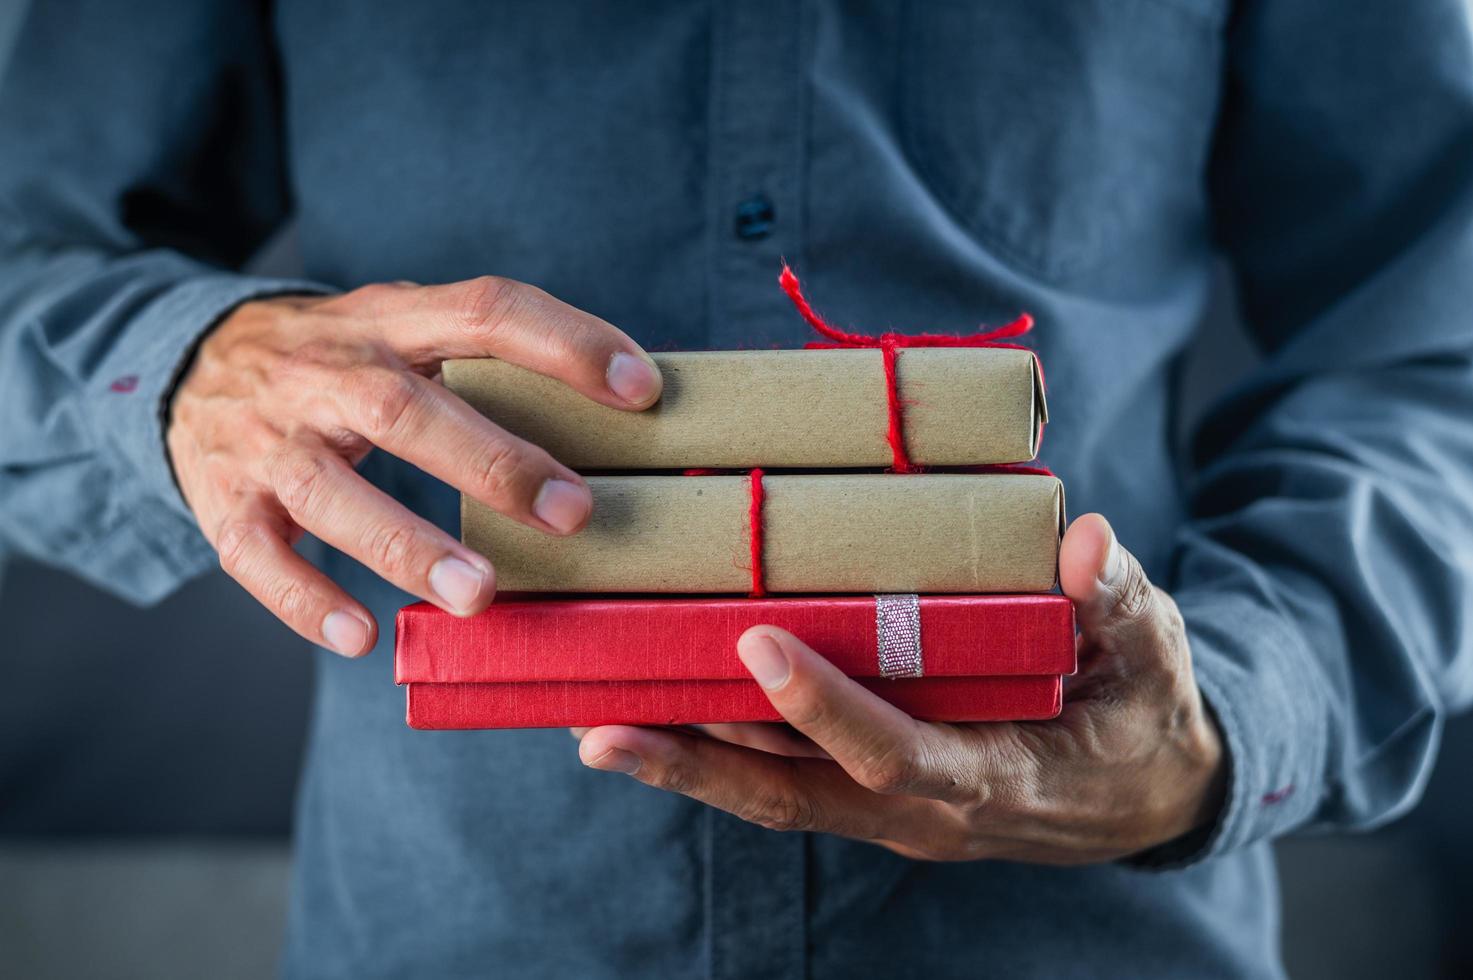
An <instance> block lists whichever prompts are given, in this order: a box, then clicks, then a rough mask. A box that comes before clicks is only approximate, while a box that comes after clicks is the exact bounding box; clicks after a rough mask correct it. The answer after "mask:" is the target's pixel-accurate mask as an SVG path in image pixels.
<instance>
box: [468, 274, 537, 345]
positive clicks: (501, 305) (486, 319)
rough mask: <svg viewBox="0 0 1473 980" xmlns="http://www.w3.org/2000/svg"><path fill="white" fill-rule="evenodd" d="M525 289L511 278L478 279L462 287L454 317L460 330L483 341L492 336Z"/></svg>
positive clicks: (520, 299)
mask: <svg viewBox="0 0 1473 980" xmlns="http://www.w3.org/2000/svg"><path fill="white" fill-rule="evenodd" d="M525 288H526V287H524V286H523V285H522V284H521V283H519V282H517V281H515V280H513V279H503V278H502V277H500V276H478V277H476V278H475V279H470V280H467V281H466V282H465V283H464V284H463V285H462V287H461V290H460V296H459V298H458V302H457V303H456V305H455V308H454V316H455V318H456V322H457V324H458V325H459V327H460V328H461V329H462V330H464V331H466V332H467V333H469V334H472V335H474V336H477V337H480V338H482V339H485V338H487V337H489V336H491V335H493V334H495V333H496V332H497V331H498V330H499V329H500V328H501V326H502V325H503V324H505V323H506V322H507V321H508V319H509V318H510V312H511V311H512V310H514V309H515V308H516V307H517V305H518V304H519V303H520V302H521V301H522V299H523V295H524V292H525Z"/></svg>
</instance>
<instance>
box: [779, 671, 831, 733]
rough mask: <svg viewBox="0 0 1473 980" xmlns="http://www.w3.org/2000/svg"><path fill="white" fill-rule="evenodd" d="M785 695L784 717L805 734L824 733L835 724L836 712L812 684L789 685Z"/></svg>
mask: <svg viewBox="0 0 1473 980" xmlns="http://www.w3.org/2000/svg"><path fill="white" fill-rule="evenodd" d="M795 680H797V678H795ZM783 693H784V694H785V695H786V697H785V699H784V704H783V715H784V717H786V718H787V719H788V721H789V722H790V723H791V724H792V725H793V726H795V727H797V728H799V729H802V730H803V731H805V732H824V731H828V730H829V729H830V728H832V727H833V725H834V724H835V718H834V710H833V708H832V707H831V706H830V705H829V702H828V699H827V698H825V697H824V695H823V692H822V691H818V690H815V689H814V687H813V685H812V684H808V683H801V682H800V683H796V684H789V685H788V687H787V688H786V689H785V690H784V692H783Z"/></svg>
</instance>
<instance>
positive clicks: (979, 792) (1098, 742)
mask: <svg viewBox="0 0 1473 980" xmlns="http://www.w3.org/2000/svg"><path fill="white" fill-rule="evenodd" d="M1059 578H1060V583H1061V585H1062V587H1063V590H1064V592H1065V594H1066V595H1068V596H1069V597H1070V598H1071V599H1073V600H1074V602H1075V608H1076V611H1077V615H1078V620H1079V626H1080V629H1081V635H1080V637H1079V654H1080V672H1079V674H1078V675H1077V676H1075V677H1074V678H1072V679H1071V682H1070V683H1069V684H1068V691H1067V694H1066V697H1065V702H1064V711H1063V714H1062V715H1061V716H1060V717H1059V718H1058V719H1056V720H1054V721H1049V722H1032V723H991V724H971V725H941V724H928V723H926V722H920V721H916V720H915V719H913V718H911V717H910V716H909V715H906V714H905V713H903V712H902V711H900V710H899V709H898V708H895V707H894V706H893V705H891V704H889V703H888V702H886V701H884V700H881V699H880V698H879V697H876V696H875V695H873V694H871V693H870V692H869V691H867V690H866V689H865V688H863V687H861V686H860V685H859V684H857V683H855V682H854V681H853V680H852V679H850V678H848V677H845V676H844V675H843V674H841V673H840V672H839V671H838V670H837V669H836V668H834V667H833V665H831V664H830V663H829V662H828V661H827V660H825V659H823V657H821V656H819V655H818V654H817V653H815V652H814V651H813V650H811V649H809V648H808V647H807V646H806V645H804V643H803V642H802V641H801V640H799V639H798V638H797V637H795V636H793V635H792V634H791V633H788V632H786V631H784V630H780V629H778V628H776V627H772V626H755V627H753V628H752V629H750V630H748V631H747V632H746V633H744V634H743V635H742V637H741V639H740V640H739V641H738V642H737V652H738V655H739V656H740V657H741V659H742V662H743V663H744V664H745V665H746V667H747V669H748V670H749V671H750V672H751V673H752V676H753V677H754V678H756V680H757V682H758V683H759V684H761V685H762V687H763V688H764V689H765V691H766V693H767V697H768V698H769V699H770V700H771V701H772V704H773V706H774V707H775V708H777V710H778V711H779V712H780V713H781V714H782V716H783V717H784V718H786V719H787V720H788V722H789V724H790V725H791V726H792V727H791V729H787V728H784V727H783V726H778V725H759V724H750V725H722V726H707V732H706V734H698V733H693V732H686V731H678V730H666V729H651V728H631V727H625V726H606V727H603V728H595V729H592V730H590V731H588V732H586V733H584V734H583V736H582V742H581V745H580V747H579V754H580V756H581V757H582V759H583V761H584V762H585V764H587V765H590V766H592V767H594V768H597V769H609V770H615V771H619V772H625V773H629V774H631V775H632V776H634V778H635V779H638V780H640V781H641V782H644V783H648V784H649V785H651V786H655V787H659V788H661V789H667V790H671V791H674V792H677V793H683V794H685V795H686V796H689V797H692V798H694V799H697V800H701V801H702V802H705V803H709V804H711V805H712V806H716V807H720V808H721V809H723V810H726V811H729V812H731V813H734V814H736V815H737V816H739V817H742V818H744V819H747V820H750V821H753V822H754V823H758V824H761V825H763V826H765V827H770V828H773V829H775V830H811V831H821V832H824V833H831V834H839V835H841V836H844V837H852V838H856V839H859V840H867V841H873V842H874V843H876V844H880V845H882V846H884V847H887V848H889V849H890V850H892V851H895V852H896V853H899V854H903V855H905V856H907V857H912V858H924V859H931V860H943V861H963V860H972V859H977V858H1003V859H1009V860H1018V861H1032V862H1040V863H1048V864H1081V863H1087V862H1095V861H1107V860H1111V859H1114V858H1118V857H1121V856H1124V855H1127V854H1131V853H1134V852H1137V851H1141V850H1145V849H1147V848H1150V847H1152V846H1154V845H1157V844H1162V843H1165V842H1167V841H1171V840H1174V839H1176V838H1178V837H1181V836H1182V835H1184V834H1187V833H1189V832H1191V831H1193V830H1196V829H1199V828H1202V827H1204V826H1206V825H1207V824H1208V823H1209V822H1210V821H1212V820H1213V819H1214V818H1215V816H1216V814H1217V813H1218V811H1219V810H1220V808H1221V806H1222V800H1223V794H1224V791H1225V782H1226V775H1225V766H1224V763H1223V749H1222V743H1221V739H1220V736H1219V734H1218V732H1217V729H1216V726H1215V722H1214V721H1213V720H1212V718H1211V717H1210V715H1209V713H1208V712H1207V711H1206V710H1205V708H1204V705H1203V702H1202V697H1201V694H1200V693H1199V692H1198V690H1197V685H1196V682H1195V681H1194V680H1193V679H1192V663H1191V656H1190V651H1189V650H1188V649H1187V638H1186V633H1185V631H1184V630H1183V628H1182V622H1181V616H1180V615H1179V614H1178V613H1177V610H1176V604H1175V603H1173V602H1172V601H1171V597H1170V596H1168V595H1166V594H1165V593H1164V592H1162V591H1161V590H1159V589H1157V588H1155V587H1153V586H1152V585H1151V583H1150V582H1148V581H1147V580H1146V576H1145V574H1144V573H1143V572H1142V571H1141V567H1140V565H1139V564H1138V563H1137V562H1136V560H1135V558H1134V557H1132V556H1131V555H1130V554H1129V553H1128V552H1126V551H1125V549H1124V548H1122V547H1121V546H1120V545H1119V544H1118V543H1116V541H1115V537H1114V534H1113V532H1112V531H1111V529H1110V526H1109V524H1107V523H1106V522H1105V520H1104V518H1102V517H1100V516H1099V515H1097V514H1090V515H1086V516H1085V517H1081V518H1080V519H1079V520H1077V521H1075V522H1074V525H1073V526H1072V527H1071V528H1070V529H1069V532H1068V533H1067V534H1066V535H1065V537H1064V542H1063V546H1062V548H1061V549H1060V554H1059ZM575 734H576V733H575ZM712 736H715V737H712Z"/></svg>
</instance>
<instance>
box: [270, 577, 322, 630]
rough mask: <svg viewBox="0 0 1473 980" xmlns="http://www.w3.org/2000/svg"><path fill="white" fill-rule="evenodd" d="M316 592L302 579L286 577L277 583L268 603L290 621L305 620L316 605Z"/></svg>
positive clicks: (278, 613)
mask: <svg viewBox="0 0 1473 980" xmlns="http://www.w3.org/2000/svg"><path fill="white" fill-rule="evenodd" d="M316 598H317V596H316V593H315V592H314V591H313V590H312V587H311V586H309V585H308V584H307V583H305V582H303V581H302V580H301V579H297V578H284V579H281V580H280V581H278V582H277V583H275V584H274V585H273V587H272V589H271V594H270V597H269V600H268V602H267V605H268V606H270V607H271V608H272V609H274V610H275V611H276V613H277V615H279V616H280V617H281V618H282V620H284V621H285V622H288V623H300V622H305V621H307V620H308V619H310V618H312V617H310V615H309V613H310V612H311V610H312V608H313V607H314V606H315V605H316Z"/></svg>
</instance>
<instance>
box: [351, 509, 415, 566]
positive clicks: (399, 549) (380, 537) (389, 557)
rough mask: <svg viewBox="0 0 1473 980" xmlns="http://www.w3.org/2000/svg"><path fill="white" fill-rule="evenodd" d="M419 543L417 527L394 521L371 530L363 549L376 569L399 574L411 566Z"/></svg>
mask: <svg viewBox="0 0 1473 980" xmlns="http://www.w3.org/2000/svg"><path fill="white" fill-rule="evenodd" d="M418 544H419V530H418V529H417V528H415V527H414V526H413V525H411V524H408V523H405V522H402V521H394V522H390V523H386V524H382V525H379V526H377V527H375V528H373V529H372V530H370V531H369V532H368V537H367V540H366V542H365V543H364V549H363V550H364V553H365V555H366V557H367V558H368V560H369V561H370V562H371V563H372V566H373V567H374V568H375V569H376V570H378V571H381V572H388V573H390V574H395V575H398V574H402V573H403V572H405V571H406V570H407V569H408V568H409V567H410V565H411V563H412V562H413V560H414V554H415V551H416V549H417V545H418Z"/></svg>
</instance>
